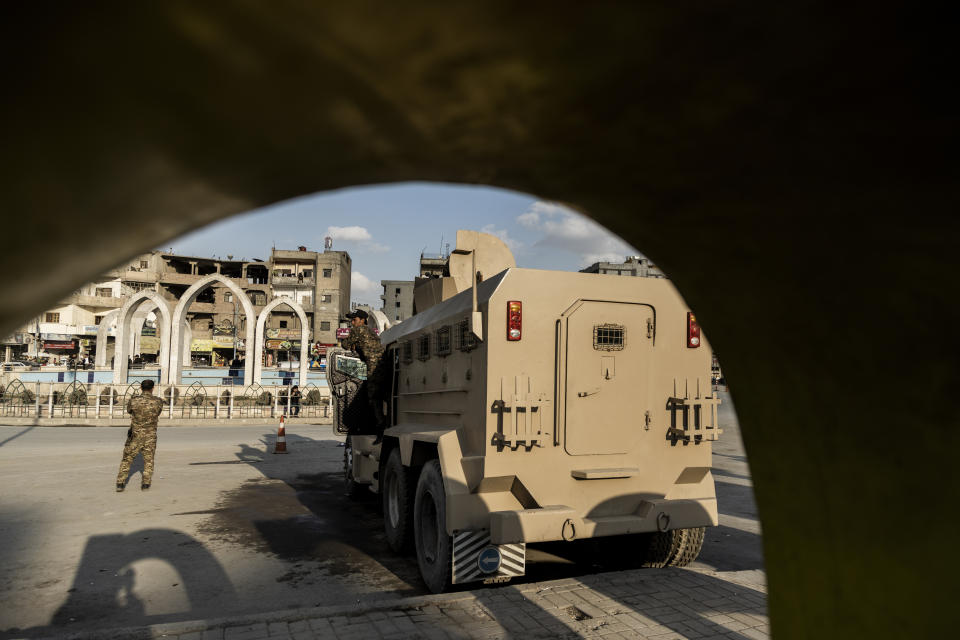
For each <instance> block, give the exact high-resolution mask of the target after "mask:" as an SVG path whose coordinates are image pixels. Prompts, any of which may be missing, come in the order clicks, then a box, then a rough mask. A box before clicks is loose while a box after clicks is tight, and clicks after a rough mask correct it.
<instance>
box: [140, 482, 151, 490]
mask: <svg viewBox="0 0 960 640" xmlns="http://www.w3.org/2000/svg"><path fill="white" fill-rule="evenodd" d="M149 488H150V483H149V482H144V483H143V484H141V485H140V490H141V491H146V490H147V489H149Z"/></svg>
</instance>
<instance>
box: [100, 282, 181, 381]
mask: <svg viewBox="0 0 960 640" xmlns="http://www.w3.org/2000/svg"><path fill="white" fill-rule="evenodd" d="M145 304H153V305H154V306H155V307H156V308H157V309H158V310H159V311H160V316H161V324H160V329H161V334H160V335H161V338H160V359H159V362H160V383H161V384H166V383H167V382H168V381H169V380H170V355H171V353H170V338H171V337H172V335H173V331H172V330H171V324H172V322H171V316H170V307H169V306H168V305H167V303H166V301H165V300H164V299H163V298H161V297H160V294H158V293H157V292H156V291H149V290H144V291H141V292H140V293H137V294H136V295H134V296H132V297H131V298H130V299H128V300H127V301H126V302H125V303H123V306H122V307H120V313H119V316H118V318H117V336H116V339H115V347H114V365H113V382H114V384H125V383H126V381H127V373H128V362H127V359H128V358H129V357H130V355H132V354H131V349H132V346H133V341H132V340H130V337H131V332H132V331H133V330H134V326H135V324H136V323H135V322H134V315H135V314H137V312H138V311H139V310H140V308H141V307H142V306H143V305H145ZM151 310H152V309H151ZM137 315H139V314H137ZM143 315H144V317H145V316H146V314H143ZM140 320H141V319H140V318H138V319H137V321H138V322H140ZM139 326H141V327H142V326H143V324H142V322H140V324H139Z"/></svg>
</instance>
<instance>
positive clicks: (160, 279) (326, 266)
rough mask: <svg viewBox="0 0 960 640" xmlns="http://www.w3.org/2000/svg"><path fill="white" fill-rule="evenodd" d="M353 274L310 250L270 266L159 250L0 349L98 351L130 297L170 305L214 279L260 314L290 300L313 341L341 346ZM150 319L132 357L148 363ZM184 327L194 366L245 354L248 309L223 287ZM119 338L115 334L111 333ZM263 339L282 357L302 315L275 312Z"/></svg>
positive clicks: (58, 353)
mask: <svg viewBox="0 0 960 640" xmlns="http://www.w3.org/2000/svg"><path fill="white" fill-rule="evenodd" d="M350 272H351V263H350V256H349V254H347V253H346V252H343V251H331V250H327V251H324V252H323V253H319V252H315V251H307V249H306V247H299V249H298V250H295V251H287V250H278V249H274V250H273V251H272V252H271V255H270V260H269V261H268V262H267V261H263V260H258V259H255V260H251V261H246V260H234V259H233V256H232V255H231V256H227V258H226V259H220V258H201V257H193V256H180V255H177V254H174V253H163V252H157V251H154V252H151V253H147V254H144V255H141V256H138V257H137V258H134V259H133V260H131V261H130V262H129V263H126V264H123V265H120V266H119V267H117V268H115V269H113V270H111V271H109V272H108V273H106V274H104V275H103V276H102V278H100V279H98V280H96V281H95V282H92V283H90V284H89V285H86V286H84V287H82V288H81V289H79V290H78V291H76V292H75V293H73V294H72V295H71V296H69V297H68V298H67V299H65V300H63V301H62V302H61V303H60V304H58V305H57V306H55V307H53V308H51V309H49V310H48V311H46V312H44V313H43V314H41V315H40V317H38V318H37V319H35V320H34V321H32V322H31V323H29V324H28V325H26V326H24V327H22V328H21V330H20V331H19V332H17V333H15V334H14V335H13V336H11V337H10V338H8V339H7V340H4V341H3V342H2V343H0V344H2V345H3V346H9V347H10V348H9V349H5V350H4V351H5V352H4V359H11V358H13V357H22V356H34V355H38V356H39V357H41V358H47V359H52V360H58V359H61V358H63V357H65V356H83V355H87V354H89V353H91V352H92V351H94V350H95V349H96V347H97V345H96V336H97V332H98V329H99V328H100V327H99V325H100V324H101V323H102V322H103V321H104V320H105V319H106V318H107V317H108V316H110V315H111V313H113V312H115V311H116V310H118V309H119V308H120V307H121V306H122V305H123V303H124V301H125V300H126V299H127V298H129V296H131V295H133V294H135V293H137V292H139V291H142V290H144V289H149V290H151V291H155V292H156V293H157V294H158V295H159V296H160V297H161V298H162V299H164V300H165V301H167V302H168V303H169V305H170V306H171V307H173V306H175V305H176V304H177V302H178V301H179V300H180V298H181V297H182V296H183V295H184V294H185V293H186V291H187V290H188V289H189V288H190V287H191V286H193V285H194V284H195V283H197V282H199V281H200V280H202V279H203V278H205V277H207V276H209V275H212V274H218V275H220V276H221V277H223V278H226V279H229V280H230V281H231V282H232V283H233V284H235V285H236V286H237V287H239V288H240V289H242V290H243V292H244V293H245V294H246V295H247V296H248V297H249V299H250V301H251V303H252V305H253V308H254V311H255V312H256V313H257V314H259V313H260V312H261V311H262V310H263V308H264V307H265V306H266V305H268V304H269V303H270V302H271V300H273V299H274V298H276V297H283V296H287V297H291V298H293V299H294V300H295V301H296V302H297V303H299V304H300V306H301V307H302V308H303V311H304V313H305V315H306V317H307V328H308V335H309V337H310V340H311V342H321V343H323V344H328V345H330V344H336V329H337V327H338V326H339V324H340V320H341V318H343V316H345V315H346V313H347V312H348V311H349V301H350ZM152 315H153V314H150V315H148V316H147V317H146V322H145V323H144V329H143V331H142V335H141V336H139V337H138V339H137V342H136V346H137V348H136V351H135V352H136V353H138V354H140V355H141V356H142V357H143V358H144V359H145V360H148V361H149V360H151V359H152V357H153V356H155V355H156V354H157V352H158V351H159V341H158V340H157V339H156V337H155V336H156V328H155V326H154V324H153V322H152V320H153V318H152ZM187 322H188V323H189V325H190V333H191V336H192V341H191V346H190V349H191V353H192V356H193V360H194V361H195V362H198V363H204V364H224V363H226V362H229V360H231V359H232V358H233V357H234V355H235V354H236V353H237V351H240V352H242V351H244V350H245V348H246V345H244V344H243V342H242V339H243V336H245V335H246V322H247V319H246V317H245V315H244V313H243V307H242V305H241V304H240V300H236V299H235V296H234V293H233V292H232V291H231V290H230V289H229V288H228V287H227V286H225V285H224V284H222V283H221V282H219V281H214V282H212V283H211V285H210V286H209V287H206V288H204V289H203V290H202V291H200V292H199V294H198V295H197V297H196V300H195V301H194V302H193V303H192V304H191V305H190V308H189V312H188V314H187ZM114 333H115V332H114V330H112V329H111V330H109V331H108V332H107V335H108V336H112V335H114ZM266 334H267V344H266V347H267V350H268V352H269V351H271V350H273V351H277V350H278V349H276V347H278V344H279V343H283V342H298V341H299V340H300V337H301V332H300V319H299V316H298V315H297V314H296V313H295V312H294V311H293V310H292V309H290V308H289V307H284V306H282V305H281V306H279V307H276V308H275V309H273V310H272V311H271V313H270V316H269V318H268V319H267V323H266ZM37 338H39V340H37ZM274 342H276V343H278V344H273V343H274ZM112 346H113V345H112V344H111V345H110V347H112ZM101 348H102V345H101ZM110 352H112V348H110V349H108V354H109V355H112V353H110ZM109 355H108V360H109ZM241 355H242V354H241ZM278 355H279V354H276V353H275V354H274V355H273V357H274V358H276V357H277V356H278Z"/></svg>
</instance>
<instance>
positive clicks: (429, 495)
mask: <svg viewBox="0 0 960 640" xmlns="http://www.w3.org/2000/svg"><path fill="white" fill-rule="evenodd" d="M413 521H414V527H413V528H414V534H415V536H416V546H417V564H419V565H420V576H421V577H422V578H423V581H424V582H425V583H426V584H427V588H429V589H430V591H432V592H433V593H443V592H444V591H446V590H447V589H448V588H449V587H450V563H451V558H452V556H451V553H452V549H453V543H452V541H451V539H450V536H449V535H447V506H446V494H445V493H444V490H443V473H442V472H441V471H440V461H439V460H431V461H430V462H428V463H427V464H425V465H424V466H423V471H422V472H421V473H420V481H419V482H418V483H417V499H416V503H415V505H414V508H413Z"/></svg>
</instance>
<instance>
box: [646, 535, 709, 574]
mask: <svg viewBox="0 0 960 640" xmlns="http://www.w3.org/2000/svg"><path fill="white" fill-rule="evenodd" d="M703 534H704V528H703V527H695V528H693V529H675V530H673V531H663V532H660V531H658V532H656V533H649V534H646V537H647V546H646V549H645V554H644V562H643V566H645V567H667V566H670V567H685V566H687V565H688V564H690V563H691V562H693V561H694V560H696V559H697V556H698V555H700V549H701V548H702V547H703Z"/></svg>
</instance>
